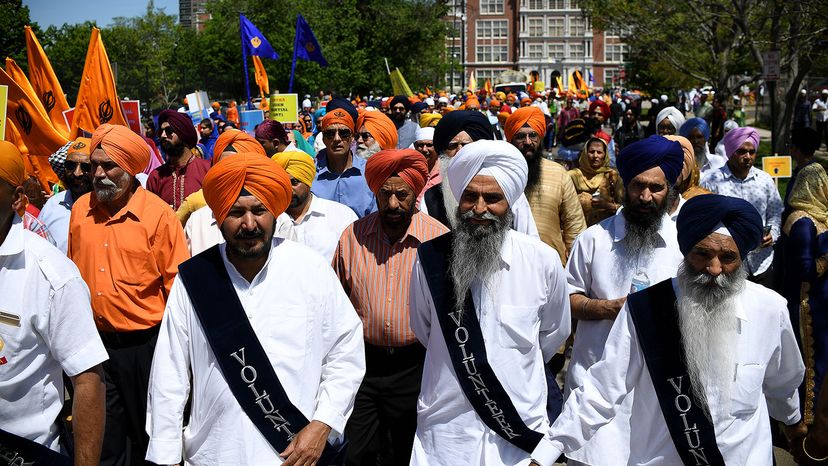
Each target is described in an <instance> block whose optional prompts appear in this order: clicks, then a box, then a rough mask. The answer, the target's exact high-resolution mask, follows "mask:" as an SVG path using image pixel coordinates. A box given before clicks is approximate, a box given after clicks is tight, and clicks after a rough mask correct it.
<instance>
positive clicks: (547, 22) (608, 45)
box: [446, 0, 628, 89]
mask: <svg viewBox="0 0 828 466" xmlns="http://www.w3.org/2000/svg"><path fill="white" fill-rule="evenodd" d="M448 6H449V14H448V16H447V21H449V22H450V23H451V25H452V33H451V34H450V35H449V37H448V38H447V42H446V47H447V53H448V57H449V61H450V62H453V63H455V64H463V65H464V68H465V74H464V75H463V73H462V72H460V71H458V72H455V73H454V81H453V84H454V87H455V89H459V88H464V87H465V86H466V85H467V84H468V79H469V76H470V74H471V72H472V71H473V72H474V76H475V78H476V79H477V83H478V86H482V85H483V83H485V81H486V79H491V80H492V82H494V78H496V77H497V76H498V75H499V74H500V73H502V72H503V71H506V70H519V71H521V72H523V73H526V74H527V75H528V74H529V73H530V72H532V71H537V72H538V74H539V79H540V80H541V81H544V82H545V83H546V85H547V86H550V87H551V86H552V85H553V81H552V73H553V72H558V73H560V75H561V77H562V80H563V84H564V86H567V85H568V80H569V76H571V74H572V72H573V71H575V70H579V71H581V72H582V73H583V75H584V77H585V78H586V79H589V78H590V77H591V78H592V82H591V85H592V86H598V87H614V86H618V85H621V84H622V80H623V75H624V73H623V71H622V70H623V67H624V61H625V58H626V55H627V51H628V48H627V45H626V44H624V43H623V41H622V40H621V37H619V36H617V35H613V33H610V32H605V31H600V30H596V29H594V28H593V27H592V23H591V21H590V19H589V17H587V16H586V14H585V12H584V10H582V9H581V8H580V6H579V3H578V0H452V1H449V2H448ZM464 53H465V56H464V58H465V60H461V56H463V55H464ZM447 78H448V79H447V82H448V83H449V86H448V87H449V88H451V84H452V81H451V77H450V76H447Z"/></svg>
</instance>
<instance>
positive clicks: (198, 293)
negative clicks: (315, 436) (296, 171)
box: [178, 246, 344, 465]
mask: <svg viewBox="0 0 828 466" xmlns="http://www.w3.org/2000/svg"><path fill="white" fill-rule="evenodd" d="M178 277H179V278H181V279H182V281H183V282H184V287H185V288H186V289H187V294H188V295H189V297H190V301H191V302H192V303H193V309H195V312H196V315H197V316H198V320H199V322H201V327H202V328H203V329H204V334H205V336H206V337H207V342H208V343H209V344H210V349H212V350H213V354H214V355H215V357H216V361H217V362H218V366H219V369H221V373H222V374H223V375H224V379H225V380H226V381H227V385H229V386H230V391H231V392H233V396H235V397H236V401H238V402H239V405H241V407H242V409H243V410H244V412H245V414H247V416H248V417H249V418H250V420H251V421H253V424H254V425H255V426H256V428H257V429H259V432H261V433H262V435H264V437H265V438H266V439H267V441H268V443H270V445H271V446H272V447H273V449H274V450H276V452H277V453H280V452H283V451H285V449H286V448H287V447H288V445H289V444H290V442H291V441H292V440H293V438H294V437H295V436H296V434H298V433H299V431H300V430H302V429H303V428H304V427H305V426H306V425H308V423H309V422H310V421H308V419H307V418H306V417H305V416H304V415H303V414H302V413H301V412H300V411H299V409H297V408H296V406H294V405H293V403H291V402H290V399H288V396H287V394H286V393H285V390H284V388H283V387H282V383H281V382H280V381H279V378H278V376H277V375H276V372H275V371H274V370H273V366H272V365H271V364H270V360H269V359H268V357H267V353H265V351H264V348H262V345H261V343H260V342H259V339H258V338H257V337H256V334H255V333H254V332H253V327H252V326H251V325H250V320H249V319H248V318H247V314H246V313H245V312H244V308H243V307H242V304H241V301H239V297H238V296H237V295H236V290H235V289H234V288H233V285H232V283H231V282H230V276H229V275H228V274H227V269H225V268H224V261H223V260H222V258H221V253H220V252H219V247H218V246H214V247H212V248H210V249H208V250H206V251H204V252H202V253H201V254H198V255H196V256H195V257H193V258H191V259H189V260H188V261H186V262H184V263H182V264H181V265H180V266H179V268H178ZM239 434H241V433H239ZM343 452H344V444H343V445H342V446H341V447H339V448H336V447H333V446H332V445H331V444H330V443H327V444H326V445H325V450H324V451H323V452H322V457H321V458H320V459H319V461H318V462H317V464H319V465H330V464H340V463H341V462H342V460H343V459H342V458H340V455H341V454H342V453H343Z"/></svg>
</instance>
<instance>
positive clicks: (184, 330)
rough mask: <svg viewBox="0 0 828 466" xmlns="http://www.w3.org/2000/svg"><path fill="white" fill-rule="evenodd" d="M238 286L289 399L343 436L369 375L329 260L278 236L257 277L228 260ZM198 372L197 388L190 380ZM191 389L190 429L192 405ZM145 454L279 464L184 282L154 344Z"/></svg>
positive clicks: (196, 461)
mask: <svg viewBox="0 0 828 466" xmlns="http://www.w3.org/2000/svg"><path fill="white" fill-rule="evenodd" d="M220 248H221V254H222V258H223V259H224V265H225V267H226V268H227V272H228V273H229V274H230V278H231V281H232V282H233V288H235V290H236V294H237V295H238V297H239V300H240V301H241V303H242V305H243V306H244V309H245V312H246V313H247V317H248V318H249V319H250V322H251V324H252V326H253V329H254V331H255V332H256V336H257V337H258V339H259V341H260V342H261V344H262V347H263V348H264V350H265V352H266V353H267V354H268V356H269V357H270V360H271V362H272V364H273V368H274V370H275V371H276V375H277V376H278V377H279V380H280V381H281V383H282V386H283V387H284V389H285V392H286V393H287V395H288V397H289V398H290V400H291V402H292V403H293V404H294V405H295V406H296V407H297V408H299V410H300V411H301V412H302V414H304V415H305V416H306V417H307V418H308V419H311V420H319V421H321V422H324V423H325V424H327V425H329V426H331V428H332V431H331V437H330V438H331V439H335V438H338V437H339V436H340V435H341V433H342V432H343V431H344V429H345V422H346V421H347V419H348V416H350V413H351V411H352V409H353V404H354V397H355V396H356V391H357V388H358V387H359V384H360V383H361V381H362V376H363V375H364V373H365V353H364V347H363V342H362V323H361V322H360V320H359V317H357V314H356V311H355V310H354V308H353V306H351V302H350V301H349V300H348V297H347V296H346V295H345V293H344V292H343V291H342V287H341V285H340V284H339V281H338V280H337V278H336V275H334V272H333V269H332V268H331V266H330V264H328V263H327V262H325V260H324V259H323V258H322V257H321V256H320V255H319V254H317V253H315V252H313V251H311V250H310V249H308V248H307V247H305V246H303V245H300V244H297V243H294V242H291V241H286V240H284V239H274V241H273V248H272V249H271V251H270V257H269V258H268V261H267V263H266V264H265V266H264V268H263V269H262V270H261V271H260V272H259V274H258V275H256V277H255V278H254V279H253V282H252V283H248V282H247V280H245V279H244V278H242V276H241V275H239V273H238V272H237V271H236V269H235V267H233V265H232V264H230V263H229V262H228V261H227V256H226V255H225V251H224V249H225V246H224V245H221V246H220ZM191 377H192V387H191V385H190V378H191ZM191 392H192V409H191V413H190V423H189V425H188V426H187V427H186V428H185V429H184V431H183V436H182V430H181V429H182V417H183V410H184V404H185V403H186V401H187V397H188V395H189V394H190V393H191ZM147 432H148V433H149V435H150V443H149V449H148V451H147V460H149V461H152V462H154V463H158V464H174V463H177V462H179V461H180V460H181V453H182V447H183V452H184V460H185V462H186V463H187V464H193V465H238V464H244V465H268V466H272V465H277V464H281V463H282V460H281V459H280V458H279V456H278V455H277V453H276V452H275V451H274V449H273V448H272V447H271V446H270V444H269V443H268V442H267V440H265V438H264V436H262V434H261V433H259V431H258V430H257V429H256V427H255V426H254V425H253V423H252V422H251V421H250V419H249V418H248V417H247V415H246V414H245V413H244V411H243V410H242V408H241V406H240V405H239V403H238V402H237V401H236V399H235V398H234V397H233V394H232V393H231V392H230V388H229V387H228V385H227V382H226V381H225V379H224V376H223V375H222V374H221V371H220V369H219V368H218V366H217V362H216V359H215V357H214V356H213V352H212V350H211V349H210V346H209V344H208V343H207V340H206V338H205V335H204V331H203V330H202V328H201V324H200V322H199V320H198V317H197V316H196V315H195V313H194V311H193V307H192V303H191V302H190V299H189V297H188V295H187V291H186V289H185V288H184V286H183V284H182V282H181V281H180V280H176V281H175V283H174V284H173V287H172V291H171V292H170V298H169V300H168V301H167V308H166V311H165V313H164V318H163V320H162V323H161V330H160V333H159V335H158V343H157V345H156V348H155V357H154V358H153V364H152V372H151V374H150V382H149V397H148V401H147Z"/></svg>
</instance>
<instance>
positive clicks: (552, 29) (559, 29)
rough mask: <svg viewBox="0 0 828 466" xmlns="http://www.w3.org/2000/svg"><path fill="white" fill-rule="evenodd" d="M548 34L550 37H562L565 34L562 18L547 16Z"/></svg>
mask: <svg viewBox="0 0 828 466" xmlns="http://www.w3.org/2000/svg"><path fill="white" fill-rule="evenodd" d="M549 35H550V36H552V37H563V36H565V35H566V29H565V26H564V19H563V18H549Z"/></svg>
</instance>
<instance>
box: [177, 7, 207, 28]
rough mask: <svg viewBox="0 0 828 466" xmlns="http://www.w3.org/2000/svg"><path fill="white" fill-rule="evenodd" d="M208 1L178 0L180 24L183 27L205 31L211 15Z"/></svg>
mask: <svg viewBox="0 0 828 466" xmlns="http://www.w3.org/2000/svg"><path fill="white" fill-rule="evenodd" d="M207 1H208V0H178V22H179V23H181V25H182V26H184V27H188V28H193V29H195V30H196V31H199V32H201V31H203V30H204V27H205V25H206V24H207V20H209V19H210V13H208V12H207Z"/></svg>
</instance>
